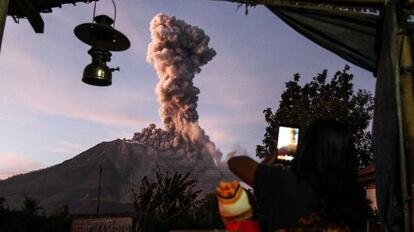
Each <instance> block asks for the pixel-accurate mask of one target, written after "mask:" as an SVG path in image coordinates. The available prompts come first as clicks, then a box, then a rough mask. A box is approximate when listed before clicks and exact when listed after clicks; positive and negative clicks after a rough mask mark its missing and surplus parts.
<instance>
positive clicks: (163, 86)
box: [147, 14, 222, 163]
mask: <svg viewBox="0 0 414 232" xmlns="http://www.w3.org/2000/svg"><path fill="white" fill-rule="evenodd" d="M150 30H151V38H152V42H151V43H150V44H149V45H148V52H147V61H148V62H149V63H151V64H153V65H154V67H155V70H156V71H157V75H158V78H159V82H158V84H157V88H156V93H157V95H158V101H159V102H160V104H161V108H160V111H159V113H160V116H161V120H162V122H163V124H164V127H165V129H166V130H167V131H170V132H174V133H176V134H178V135H179V136H180V137H182V139H183V140H185V142H187V143H190V144H192V145H193V147H191V148H190V149H189V151H187V152H190V153H194V154H195V153H201V154H204V153H208V154H210V155H212V156H213V158H214V160H215V162H216V163H218V162H219V161H220V158H221V155H222V154H221V152H220V151H219V150H217V149H216V147H215V145H214V143H213V142H211V141H210V139H209V137H208V136H207V135H206V134H205V133H204V130H203V129H201V128H200V126H199V124H198V113H197V102H198V96H197V95H198V94H199V93H200V90H199V89H198V88H197V87H195V86H194V84H193V79H194V77H195V74H196V73H199V72H200V71H201V69H200V67H201V66H203V65H205V64H207V62H208V61H210V60H211V59H212V58H213V57H214V56H215V55H216V52H215V51H214V49H212V48H209V47H208V43H209V40H210V38H209V37H208V36H207V35H206V34H205V33H204V31H203V30H202V29H200V28H198V27H194V26H191V25H188V24H187V23H185V22H184V21H182V20H177V19H175V17H174V16H169V15H165V14H158V15H156V16H155V17H154V18H153V19H152V21H151V24H150ZM178 140H179V139H178Z"/></svg>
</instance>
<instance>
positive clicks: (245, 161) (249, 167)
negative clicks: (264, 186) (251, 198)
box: [227, 156, 258, 186]
mask: <svg viewBox="0 0 414 232" xmlns="http://www.w3.org/2000/svg"><path fill="white" fill-rule="evenodd" d="M227 165H228V166H229V169H230V170H231V171H232V172H233V173H234V174H235V175H236V176H237V177H239V178H240V179H241V180H242V181H243V182H245V183H246V184H248V185H250V186H253V180H254V173H255V172H256V168H257V165H258V163H257V162H256V161H254V160H253V159H252V158H250V157H248V156H236V157H232V158H230V159H229V161H227Z"/></svg>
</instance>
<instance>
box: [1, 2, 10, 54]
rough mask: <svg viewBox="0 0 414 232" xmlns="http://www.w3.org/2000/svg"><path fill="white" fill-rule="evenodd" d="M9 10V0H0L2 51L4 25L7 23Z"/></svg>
mask: <svg viewBox="0 0 414 232" xmlns="http://www.w3.org/2000/svg"><path fill="white" fill-rule="evenodd" d="M8 11H9V0H0V51H1V43H2V41H3V33H4V26H5V25H6V18H7V12H8Z"/></svg>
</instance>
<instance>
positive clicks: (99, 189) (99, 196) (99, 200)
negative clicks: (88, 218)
mask: <svg viewBox="0 0 414 232" xmlns="http://www.w3.org/2000/svg"><path fill="white" fill-rule="evenodd" d="M101 177H102V165H100V164H99V185H98V206H97V207H96V214H97V216H99V206H100V203H101Z"/></svg>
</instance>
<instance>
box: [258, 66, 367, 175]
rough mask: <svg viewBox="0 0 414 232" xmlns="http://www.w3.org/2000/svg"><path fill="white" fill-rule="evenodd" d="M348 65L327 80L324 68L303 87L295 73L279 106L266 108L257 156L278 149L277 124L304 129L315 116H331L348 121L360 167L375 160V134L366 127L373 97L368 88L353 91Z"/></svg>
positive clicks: (265, 154)
mask: <svg viewBox="0 0 414 232" xmlns="http://www.w3.org/2000/svg"><path fill="white" fill-rule="evenodd" d="M348 71H349V66H348V65H346V66H345V68H344V70H342V71H338V72H336V73H335V75H334V76H333V78H332V79H331V80H330V81H329V82H328V81H327V76H328V71H327V70H323V72H322V73H319V74H317V75H316V76H315V77H313V78H312V81H310V82H309V83H306V84H305V85H303V86H301V85H300V84H299V81H300V74H298V73H296V74H294V75H293V80H292V81H288V82H286V83H285V86H286V89H285V91H284V92H283V93H282V95H281V101H280V102H279V107H278V109H277V110H276V111H275V112H273V111H272V109H271V108H267V109H265V110H264V111H263V113H264V116H265V120H266V122H267V127H266V132H265V134H264V139H263V141H262V142H263V144H262V145H257V147H256V156H258V157H259V158H264V157H266V156H267V155H270V154H275V152H276V146H277V144H276V143H277V142H276V137H277V130H278V125H280V124H294V125H298V126H300V127H301V128H302V130H301V132H300V135H299V136H300V137H302V136H303V133H304V130H303V129H305V130H306V127H307V126H308V125H309V123H310V122H312V121H313V120H315V119H318V118H330V119H335V120H338V121H341V122H343V123H345V124H347V125H348V126H349V127H350V128H351V130H352V132H353V134H354V136H355V141H356V144H355V145H356V150H357V155H358V157H359V160H360V167H361V168H362V167H365V166H366V165H368V164H369V163H371V162H372V159H373V153H372V136H371V133H370V132H369V131H367V130H366V129H367V127H368V125H369V123H370V120H371V119H372V114H373V105H374V101H373V97H372V94H371V93H370V92H369V91H367V90H362V89H358V90H357V91H356V92H354V90H353V84H352V79H353V75H352V74H350V73H348Z"/></svg>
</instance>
